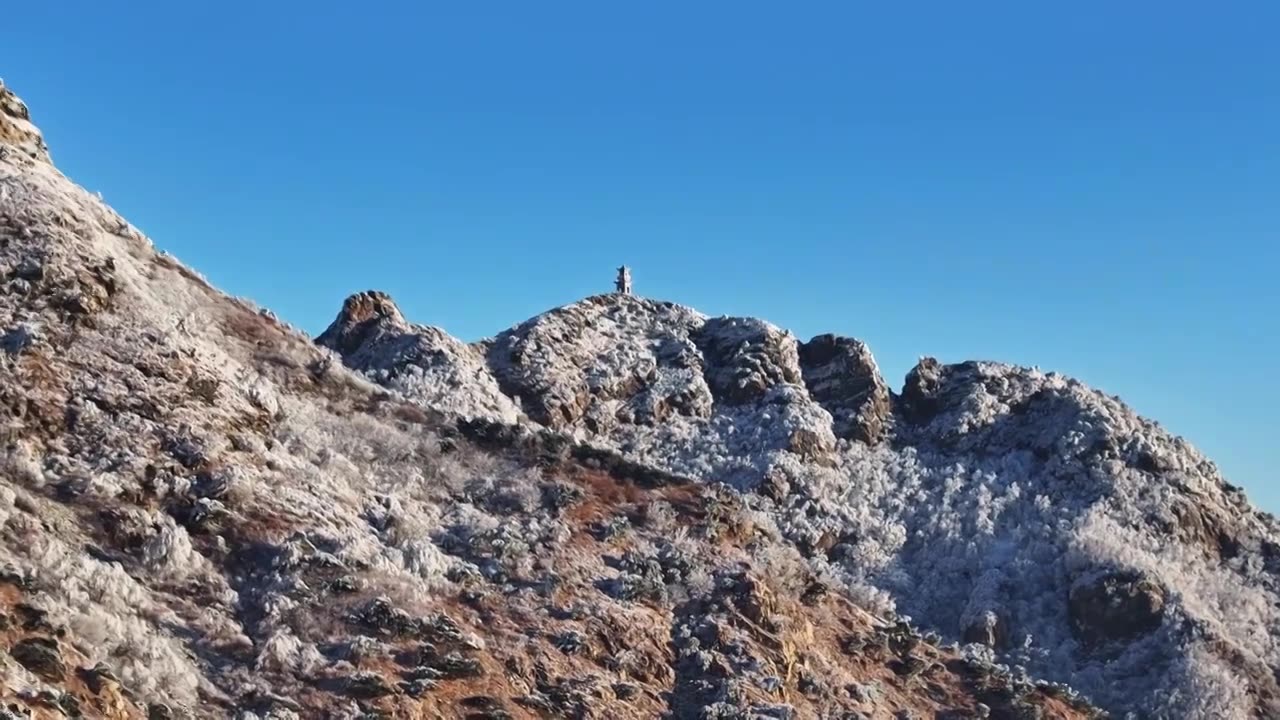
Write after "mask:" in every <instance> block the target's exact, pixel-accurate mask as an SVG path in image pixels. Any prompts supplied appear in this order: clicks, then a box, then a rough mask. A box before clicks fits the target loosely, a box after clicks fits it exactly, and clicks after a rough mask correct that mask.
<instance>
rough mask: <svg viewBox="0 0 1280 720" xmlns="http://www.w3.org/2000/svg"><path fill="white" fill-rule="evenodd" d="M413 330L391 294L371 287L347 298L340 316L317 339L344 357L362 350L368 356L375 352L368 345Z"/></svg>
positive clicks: (339, 313)
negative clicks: (370, 350) (370, 351)
mask: <svg viewBox="0 0 1280 720" xmlns="http://www.w3.org/2000/svg"><path fill="white" fill-rule="evenodd" d="M411 330H412V328H411V327H410V326H409V323H407V322H405V319H404V315H402V314H400V308H398V307H396V304H395V302H394V301H392V300H391V296H390V295H387V294H386V293H383V292H378V291H377V290H368V291H366V292H362V293H356V294H355V295H352V296H351V297H349V298H347V299H346V300H345V301H344V302H343V303H342V310H341V311H339V312H338V317H336V318H334V320H333V322H332V323H330V324H329V327H328V328H326V329H325V331H324V332H323V333H321V334H320V337H318V338H316V342H317V343H319V344H321V345H323V346H325V347H327V348H331V349H333V350H334V351H336V352H337V353H339V354H340V355H343V356H346V355H353V354H356V353H360V352H361V351H364V353H363V354H366V355H367V354H371V353H369V349H368V346H370V345H376V344H377V343H378V342H379V341H381V340H384V339H385V338H386V337H387V336H398V335H404V334H407V333H409V332H410V331H411Z"/></svg>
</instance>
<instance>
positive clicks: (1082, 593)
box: [1069, 571, 1165, 645]
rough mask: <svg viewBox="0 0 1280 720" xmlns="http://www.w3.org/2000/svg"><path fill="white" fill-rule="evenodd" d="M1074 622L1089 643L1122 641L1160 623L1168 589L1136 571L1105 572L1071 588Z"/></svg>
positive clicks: (1074, 625) (1077, 631) (1079, 634)
mask: <svg viewBox="0 0 1280 720" xmlns="http://www.w3.org/2000/svg"><path fill="white" fill-rule="evenodd" d="M1069 605H1070V608H1071V624H1072V627H1073V628H1074V629H1075V631H1076V634H1077V635H1078V636H1079V637H1080V639H1081V640H1083V641H1084V642H1085V643H1086V644H1088V645H1101V644H1105V643H1123V642H1125V641H1128V640H1132V639H1133V638H1135V637H1138V636H1141V635H1145V634H1147V633H1150V632H1152V631H1154V630H1155V629H1156V628H1158V627H1160V623H1161V621H1162V619H1163V617H1164V606H1165V592H1164V588H1162V587H1160V585H1159V584H1158V583H1156V582H1155V581H1154V580H1152V579H1150V578H1147V577H1143V576H1142V575H1141V574H1139V573H1136V572H1120V571H1117V572H1104V573H1099V574H1095V575H1092V576H1090V577H1085V578H1081V579H1080V580H1078V581H1076V583H1075V585H1074V586H1072V588H1071V598H1070V602H1069Z"/></svg>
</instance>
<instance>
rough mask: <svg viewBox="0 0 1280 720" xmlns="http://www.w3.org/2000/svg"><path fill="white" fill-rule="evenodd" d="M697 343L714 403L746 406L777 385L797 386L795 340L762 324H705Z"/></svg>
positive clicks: (719, 320) (738, 320)
mask: <svg viewBox="0 0 1280 720" xmlns="http://www.w3.org/2000/svg"><path fill="white" fill-rule="evenodd" d="M697 339H698V346H699V347H700V348H701V349H702V354H703V356H704V357H705V358H706V364H705V373H706V376H707V385H708V386H709V387H710V388H711V393H712V394H713V395H714V396H715V397H716V399H717V400H720V401H722V402H725V403H727V404H730V405H745V404H747V403H753V402H759V401H761V400H763V399H764V397H765V395H766V394H768V392H769V390H771V389H773V388H775V387H778V386H780V385H784V384H785V385H799V384H800V356H799V354H798V352H797V350H796V340H795V338H794V337H792V336H791V335H790V334H789V333H785V332H783V331H781V330H779V329H778V328H776V327H773V326H772V325H770V324H768V323H766V322H764V321H763V320H756V319H754V318H715V319H712V320H708V321H707V322H706V323H705V324H703V326H702V328H701V329H700V330H699V332H698V334H697Z"/></svg>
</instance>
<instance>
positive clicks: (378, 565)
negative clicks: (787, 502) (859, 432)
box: [0, 90, 1094, 720]
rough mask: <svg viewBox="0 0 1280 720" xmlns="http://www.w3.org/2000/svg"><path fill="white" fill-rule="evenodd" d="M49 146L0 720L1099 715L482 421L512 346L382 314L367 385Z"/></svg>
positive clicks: (699, 504) (23, 230) (35, 189)
mask: <svg viewBox="0 0 1280 720" xmlns="http://www.w3.org/2000/svg"><path fill="white" fill-rule="evenodd" d="M0 100H3V103H2V104H3V106H4V107H5V108H16V107H21V106H20V105H19V104H18V103H17V100H16V99H15V98H13V97H12V96H11V95H9V94H8V91H7V90H5V91H3V94H0ZM19 121H21V122H19ZM33 132H35V131H34V130H33V129H32V128H31V127H30V126H29V123H28V121H27V119H26V117H25V113H19V114H15V112H13V111H12V110H6V112H5V114H4V115H0V336H2V337H3V343H2V345H3V354H2V355H0V412H2V413H3V415H2V417H3V421H4V437H3V443H2V444H0V468H2V469H3V473H2V474H0V715H3V716H5V717H31V716H33V717H39V718H54V717H107V718H143V717H146V718H171V717H172V718H178V717H236V718H241V719H243V720H249V719H251V718H299V717H339V718H356V717H361V718H363V717H406V718H416V717H421V718H434V717H467V718H507V717H511V718H536V717H580V718H585V717H616V718H649V717H659V716H667V717H711V716H718V717H746V716H756V717H818V716H819V715H823V716H828V715H831V714H836V715H839V716H842V717H859V716H866V717H873V718H890V717H901V716H903V714H904V713H911V714H912V715H913V716H932V715H937V714H940V713H951V714H952V715H955V716H966V717H967V716H981V715H983V714H991V715H994V716H1008V717H1013V716H1015V714H1022V715H1025V714H1028V713H1036V712H1040V713H1042V714H1044V713H1047V714H1049V715H1050V716H1053V717H1069V718H1074V717H1090V716H1092V715H1093V714H1094V712H1093V710H1091V708H1090V707H1089V706H1088V705H1087V703H1085V702H1083V701H1082V700H1081V699H1080V698H1078V697H1077V696H1075V695H1074V694H1073V693H1072V692H1071V691H1069V690H1067V689H1065V688H1063V687H1062V686H1059V685H1053V684H1046V683H1040V682H1034V681H1031V680H1029V679H1028V678H1026V677H1025V676H1022V675H1020V674H1019V673H1017V672H1011V671H1010V670H1009V669H1008V668H1005V667H1002V666H999V665H995V664H992V663H990V662H989V661H988V660H986V659H985V658H983V657H981V656H980V655H974V654H972V653H970V654H967V655H966V654H965V653H963V652H961V651H960V650H959V649H958V648H956V647H954V646H952V647H945V646H943V645H941V643H940V639H938V638H933V637H922V636H921V635H920V633H919V632H917V631H915V630H913V629H911V628H910V627H909V626H906V625H904V624H902V623H900V622H898V621H897V620H896V619H895V618H893V617H892V616H883V615H880V616H878V615H875V614H873V613H870V612H868V611H867V610H865V609H862V608H860V607H858V606H857V605H856V604H854V603H852V602H851V601H850V595H849V593H848V592H847V591H846V590H845V589H844V588H843V587H842V586H841V585H840V582H839V580H838V579H837V578H835V577H834V576H831V575H830V574H829V573H824V572H823V571H822V570H821V569H819V568H815V567H813V566H811V564H810V563H808V562H806V561H805V560H804V559H803V558H802V557H801V556H800V555H799V554H798V553H797V552H796V550H795V548H794V546H793V544H791V543H790V542H788V541H787V540H786V539H785V538H784V537H782V535H781V533H780V531H779V528H778V527H777V525H776V523H775V522H774V521H773V520H772V519H771V518H770V517H769V516H768V515H766V514H764V513H762V512H761V510H760V508H759V507H757V506H756V505H755V504H754V503H756V502H757V500H758V498H757V496H755V495H751V494H746V495H744V494H741V493H738V492H736V491H734V490H732V489H729V488H725V487H722V486H717V485H714V484H711V483H697V482H692V481H689V480H687V479H681V478H678V477H675V476H673V475H672V474H670V473H665V472H662V471H661V470H659V469H657V468H654V467H652V466H648V465H644V464H640V463H636V462H633V461H631V460H629V459H627V458H626V457H623V456H622V455H620V454H618V453H616V452H611V451H609V450H608V449H607V448H606V449H602V448H600V447H597V446H592V445H587V444H582V443H577V442H575V440H574V439H573V438H572V437H570V436H568V435H566V434H564V433H561V432H557V431H553V430H549V429H540V428H538V427H537V426H535V425H534V424H532V423H531V422H530V421H528V420H521V421H520V422H518V423H504V422H498V421H494V420H476V419H470V420H467V419H461V418H460V417H459V414H461V415H472V416H490V417H499V418H501V417H504V416H506V415H508V414H510V413H512V412H514V408H515V407H516V404H515V403H514V401H513V400H510V399H508V398H507V396H505V395H503V394H502V393H501V391H499V390H498V389H497V383H498V380H497V379H494V380H493V381H492V383H493V384H492V385H490V383H489V381H487V380H485V379H484V377H483V376H484V375H485V374H486V372H487V370H486V368H487V367H488V366H489V359H488V358H489V357H490V355H491V354H492V355H493V356H496V357H510V356H509V355H505V354H504V353H506V352H507V346H501V347H499V346H497V345H495V347H494V348H492V349H490V348H489V347H487V346H481V347H479V348H476V347H468V346H466V345H463V344H461V343H457V342H456V341H452V340H450V339H449V338H447V337H446V336H444V335H442V334H439V333H435V332H431V331H428V330H427V329H424V328H420V327H416V326H412V325H410V324H408V323H407V322H405V321H404V320H403V318H401V317H400V316H399V314H398V313H397V312H395V311H394V309H393V308H392V306H391V305H390V304H389V302H388V301H387V300H386V299H385V298H384V297H380V296H377V295H364V296H361V297H358V298H355V299H353V300H352V301H351V302H350V303H349V304H348V306H347V308H346V311H345V312H344V314H343V316H342V317H341V318H340V320H339V322H337V323H335V326H334V327H333V328H331V329H330V331H329V332H327V333H326V335H325V338H324V341H325V343H326V344H327V345H330V346H332V347H333V348H336V349H337V350H339V351H341V352H342V353H344V358H345V360H346V362H348V363H350V364H352V365H356V366H359V367H361V368H362V369H363V370H364V371H366V372H367V373H368V375H369V377H374V378H377V379H378V380H379V381H380V382H382V383H385V384H386V385H387V386H388V387H389V388H391V389H390V390H388V389H384V388H382V387H380V386H378V385H375V384H373V383H370V382H368V381H367V380H366V379H364V378H362V377H360V376H358V375H356V374H355V373H353V372H351V371H349V370H348V369H346V368H345V367H343V365H342V364H341V363H338V362H335V361H334V354H333V351H332V350H329V349H327V348H322V347H319V346H317V345H315V344H313V343H312V342H311V341H310V340H309V338H307V337H306V336H304V335H302V334H301V333H299V332H297V331H296V330H294V329H292V328H289V327H287V326H285V325H283V324H281V323H280V322H278V321H277V320H275V319H274V318H273V317H272V316H271V315H270V314H269V313H266V312H264V311H259V310H257V309H256V308H254V307H252V306H250V305H249V304H247V303H245V302H242V301H238V300H234V299H232V298H229V297H227V296H225V295H223V294H221V293H219V292H217V291H216V290H214V289H213V288H211V287H209V285H208V284H206V283H205V282H204V281H203V280H202V279H201V278H200V277H199V276H197V275H195V274H194V273H192V272H191V271H190V270H188V269H187V268H185V267H183V266H182V265H181V264H179V263H177V262H176V261H174V260H173V259H172V258H169V257H168V256H166V255H164V254H161V253H157V252H156V251H155V250H154V249H153V248H152V247H151V245H150V243H149V242H148V241H147V240H146V239H145V238H144V237H142V236H141V235H140V234H139V233H138V232H137V231H136V230H135V229H134V228H133V227H131V226H130V225H129V224H128V223H126V222H124V221H123V220H122V219H121V218H120V217H119V216H117V215H116V214H115V213H113V212H112V211H111V210H110V209H108V208H107V207H106V206H105V205H103V204H102V202H101V201H100V200H99V199H97V198H96V197H94V196H93V195H90V194H89V193H87V192H85V191H84V190H83V189H81V188H79V187H76V186H75V185H74V184H72V183H71V182H70V181H68V180H67V179H66V178H65V177H63V176H62V175H61V174H60V173H59V172H58V171H57V170H56V169H55V168H54V167H53V166H52V165H50V164H49V163H48V162H47V160H48V157H47V155H45V154H41V153H35V154H33V153H31V152H29V151H28V150H29V149H30V148H31V147H32V146H31V142H30V139H31V138H32V137H38V135H36V136H33V135H32V134H31V133H33ZM673 311H674V312H680V311H678V310H673ZM690 338H691V342H692V336H690ZM509 339H511V340H512V341H514V338H509ZM525 347H526V349H527V351H528V352H530V353H535V354H536V353H538V352H541V351H542V350H541V347H540V346H539V344H538V343H532V344H526V346H525ZM654 357H655V358H657V355H655V356H654ZM663 357H664V358H665V356H663ZM511 362H512V369H511V374H510V375H509V376H504V380H503V382H529V383H536V382H539V381H540V380H539V378H540V377H543V376H540V375H539V374H538V373H537V372H536V371H535V369H534V368H533V367H532V366H530V365H528V364H524V365H521V364H520V361H518V360H512V361H511ZM663 362H664V363H665V362H666V361H665V360H663ZM664 367H668V366H667V365H664ZM467 368H472V369H474V370H476V372H469V371H468V370H467ZM582 377H583V378H585V379H586V381H587V387H588V388H597V387H600V385H599V383H600V382H601V381H607V380H608V379H609V377H610V376H608V375H607V373H606V374H604V375H601V374H598V373H593V372H591V371H590V369H584V370H583V375H582ZM646 382H647V381H646ZM593 383H595V384H593ZM605 385H608V383H607V382H605ZM608 386H609V387H611V388H614V390H611V391H609V392H610V393H616V396H615V395H609V393H604V394H606V395H609V399H607V400H601V399H598V398H594V399H593V400H592V401H591V402H590V403H587V406H588V411H589V407H591V406H595V405H598V404H600V403H603V402H612V403H615V404H616V405H617V406H618V407H621V406H622V405H623V404H625V403H627V402H630V401H631V400H632V399H634V398H633V396H632V395H628V394H627V392H624V391H622V390H617V389H616V386H614V385H608ZM704 387H705V385H704ZM442 388H443V389H442ZM707 392H708V393H710V391H709V390H708V391H707ZM770 392H773V390H771V391H770ZM408 396H412V397H415V398H418V399H419V400H421V403H420V404H414V403H410V402H407V401H406V400H405V399H404V398H405V397H408ZM670 397H671V396H670V395H668V394H662V393H657V394H656V395H655V398H661V399H667V398H670ZM706 397H707V398H710V394H708V395H707V396H706ZM539 402H541V404H542V405H543V406H545V407H548V408H549V407H553V406H554V405H553V403H550V402H545V401H539V400H537V399H535V398H534V397H533V396H530V398H529V401H528V403H527V406H528V407H530V408H534V407H537V406H538V403H539ZM672 402H673V403H674V404H673V406H672V410H673V411H680V412H684V411H685V410H680V409H679V408H678V407H676V405H678V402H677V401H672ZM436 403H439V404H441V405H443V409H442V410H436V409H432V407H431V406H434V405H435V404H436ZM453 403H458V404H456V405H455V404H453ZM456 413H458V414H456ZM580 420H581V419H575V422H579V421H580ZM570 429H573V428H570Z"/></svg>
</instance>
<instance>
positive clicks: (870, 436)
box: [799, 334, 892, 445]
mask: <svg viewBox="0 0 1280 720" xmlns="http://www.w3.org/2000/svg"><path fill="white" fill-rule="evenodd" d="M799 353H800V369H801V372H802V374H803V376H804V384H805V387H806V388H808V390H809V394H810V395H811V396H812V397H813V399H814V400H815V401H817V403H818V404H819V405H821V406H822V407H823V408H824V409H826V411H827V412H829V413H831V417H832V418H833V419H834V427H833V430H834V432H835V434H836V436H838V437H841V438H845V439H849V440H858V441H861V442H864V443H867V444H868V445H875V444H876V443H878V442H880V440H881V439H882V438H883V437H884V434H885V431H886V429H887V426H888V422H889V419H890V417H891V414H892V410H891V407H890V395H889V387H888V386H887V385H885V383H884V379H883V378H881V377H880V369H879V368H878V367H876V361H875V358H873V357H872V355H871V350H870V349H868V348H867V346H866V344H865V343H863V342H861V341H859V340H855V339H853V338H845V337H839V336H836V335H831V334H827V335H818V336H817V337H815V338H813V339H812V340H810V341H809V342H807V343H803V344H801V345H800V348H799Z"/></svg>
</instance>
